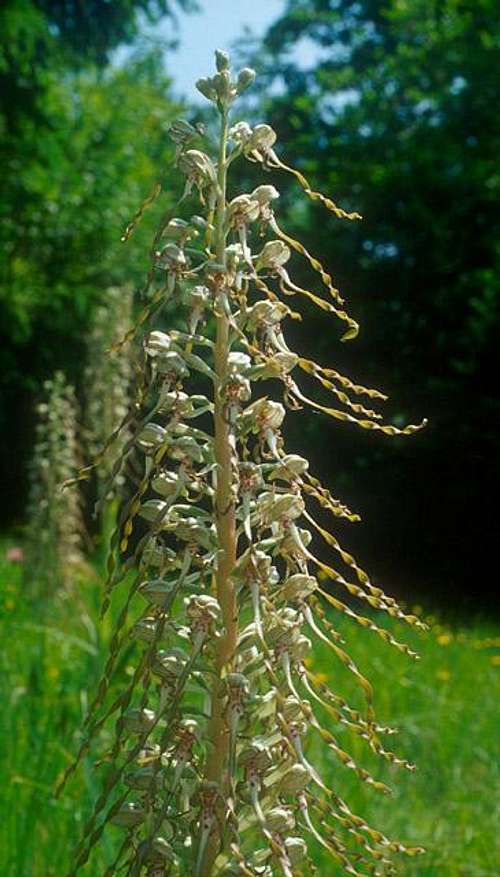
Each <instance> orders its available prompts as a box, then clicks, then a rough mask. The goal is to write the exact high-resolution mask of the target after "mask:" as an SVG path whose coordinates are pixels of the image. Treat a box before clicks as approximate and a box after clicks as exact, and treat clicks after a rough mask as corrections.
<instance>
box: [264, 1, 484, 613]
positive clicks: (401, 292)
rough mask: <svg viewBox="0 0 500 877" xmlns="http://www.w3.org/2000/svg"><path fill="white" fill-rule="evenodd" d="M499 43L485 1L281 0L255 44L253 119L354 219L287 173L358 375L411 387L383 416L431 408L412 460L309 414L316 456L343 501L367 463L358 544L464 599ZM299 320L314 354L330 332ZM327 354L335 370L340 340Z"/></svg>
mask: <svg viewBox="0 0 500 877" xmlns="http://www.w3.org/2000/svg"><path fill="white" fill-rule="evenodd" d="M304 40H306V41H312V43H313V45H314V47H315V51H316V52H317V59H318V60H317V61H315V62H314V64H313V66H311V67H310V68H308V69H304V67H302V66H300V65H297V63H296V62H295V60H294V59H295V57H296V56H295V54H294V50H295V47H296V46H297V45H299V46H300V45H304V42H303V41H304ZM499 40H500V25H499V19H498V4H497V3H495V2H492V0H484V2H481V3H478V4H471V3H466V2H458V3H456V2H448V0H446V2H443V3H439V4H436V3H434V2H431V0H413V2H411V3H410V2H404V3H402V2H395V0H391V2H356V3H355V2H352V0H338V2H332V0H330V2H328V0H300V2H298V0H290V2H289V3H288V4H287V9H286V12H285V14H284V15H283V17H282V18H281V19H280V20H279V21H278V22H277V23H276V24H275V25H274V26H273V27H272V28H271V30H270V31H269V33H268V35H267V38H266V42H265V54H266V53H267V61H268V64H267V67H268V75H269V77H270V78H271V79H275V80H276V81H277V82H278V83H280V82H283V78H284V80H285V81H286V93H283V94H280V95H278V96H277V97H275V98H273V99H272V100H271V102H270V106H269V107H268V108H267V116H268V118H269V119H270V122H271V124H272V125H273V127H275V128H276V129H277V130H278V132H279V135H280V138H282V139H283V140H284V141H287V142H288V149H287V155H288V156H289V157H290V160H291V161H292V162H295V163H297V164H298V165H299V166H300V167H302V169H304V170H305V171H306V172H307V174H308V175H309V176H310V177H312V180H313V184H314V183H315V184H317V186H318V187H319V188H322V189H323V190H326V191H328V192H331V193H333V196H334V197H335V198H336V200H337V201H338V202H340V203H341V204H342V205H343V206H344V207H345V208H346V209H352V207H353V206H355V208H356V209H359V211H360V213H362V215H363V217H364V219H363V222H361V223H359V224H357V225H356V228H355V229H353V228H352V227H350V226H349V228H347V229H345V228H343V227H341V226H339V224H338V223H336V222H335V220H334V219H331V220H330V221H325V220H324V218H323V217H322V216H321V221H318V219H319V215H318V212H317V209H316V208H309V209H308V210H307V211H304V210H301V211H300V213H299V212H298V211H297V209H296V207H295V202H296V199H295V190H294V189H293V190H292V186H293V184H290V187H289V198H290V201H289V214H290V219H292V220H293V222H294V224H295V228H296V229H298V230H299V232H300V234H301V236H302V240H304V241H305V242H306V244H307V243H308V242H309V243H311V242H312V238H313V236H314V243H315V246H316V248H317V250H318V252H319V253H320V256H322V257H323V258H324V260H325V262H326V263H329V264H330V265H332V266H333V273H334V280H335V281H336V282H337V285H338V286H339V287H340V289H341V291H342V292H344V293H345V294H346V295H347V298H348V303H349V306H350V310H351V312H352V313H353V316H354V317H355V318H356V319H357V320H358V321H359V322H360V323H361V325H362V327H363V331H362V333H361V336H360V339H359V345H358V352H357V354H356V355H357V356H359V357H360V359H362V360H363V359H364V362H365V369H366V371H365V372H364V373H363V374H362V375H361V376H360V377H361V378H362V379H363V380H365V381H368V382H369V381H371V382H372V383H375V384H376V385H378V386H381V387H382V388H383V389H384V390H385V391H387V392H388V393H389V394H392V392H393V391H394V389H395V387H396V386H398V387H401V386H406V387H411V391H409V392H408V394H407V398H406V404H405V405H404V407H403V408H402V410H401V411H398V412H397V414H398V416H399V415H401V419H403V418H404V417H410V419H411V417H414V416H416V414H417V413H418V412H421V411H425V412H426V414H428V416H429V421H430V426H429V429H428V431H427V432H426V434H425V435H422V436H421V437H420V439H419V444H420V446H419V449H418V452H415V450H413V449H412V451H411V468H410V461H409V459H408V457H407V456H406V455H407V450H406V449H405V448H397V450H395V449H394V448H393V447H392V448H389V447H388V446H384V449H383V450H382V449H380V448H379V447H378V445H377V447H375V444H374V445H373V447H372V448H371V449H370V450H369V451H368V452H367V451H366V445H365V444H363V448H361V446H358V445H356V444H354V445H353V443H352V442H351V440H350V439H349V443H347V442H346V441H345V439H344V438H343V437H342V436H341V433H340V431H337V430H335V432H333V431H329V432H328V433H326V432H325V431H324V430H321V431H320V430H319V429H318V428H317V427H316V428H315V429H314V430H312V431H311V439H313V440H314V443H315V444H317V446H319V449H318V451H316V453H317V456H318V459H320V458H322V459H327V458H328V457H329V461H328V462H326V463H324V466H323V471H324V472H325V474H326V473H327V471H328V469H329V468H330V467H332V468H333V467H334V468H335V471H336V474H337V473H339V470H340V474H338V475H337V477H340V478H341V479H343V480H345V482H346V489H347V490H348V491H350V492H351V493H350V499H351V500H352V503H353V505H357V506H358V508H359V507H360V503H359V501H358V497H357V496H356V495H355V492H354V491H355V488H354V481H355V480H357V477H358V476H357V474H356V472H355V471H353V470H352V465H351V464H349V465H346V460H347V457H346V455H347V454H352V457H354V462H355V466H356V467H358V468H365V469H369V470H370V478H371V483H372V490H373V493H372V499H371V500H369V501H368V502H367V501H366V498H364V500H363V501H362V503H361V509H362V511H364V514H363V517H364V518H365V519H366V520H369V522H370V527H369V528H367V529H368V531H370V532H371V536H370V541H369V542H367V543H365V544H364V546H363V547H362V549H361V550H362V552H364V553H365V554H366V555H368V556H372V555H373V557H374V558H376V559H375V568H376V567H377V564H378V569H379V573H380V574H381V575H382V574H383V575H384V576H385V577H386V578H385V580H386V582H387V581H389V582H390V586H391V587H394V586H395V587H397V586H398V584H397V579H396V570H397V569H398V567H399V568H401V566H402V565H404V566H405V567H406V568H407V567H408V562H407V558H408V557H410V558H411V563H412V564H413V575H412V581H411V582H410V583H409V584H411V585H413V586H418V587H420V588H422V589H423V588H429V589H431V590H432V592H433V593H435V594H436V593H440V594H441V596H445V595H448V594H449V592H450V590H453V592H456V590H457V589H458V588H460V589H461V590H462V591H463V592H464V593H465V592H466V591H467V592H468V594H469V597H470V598H472V599H476V598H477V597H483V598H485V597H486V588H487V585H486V586H485V585H481V584H476V583H475V582H477V581H478V580H480V578H481V573H483V572H484V573H485V572H486V569H483V566H485V564H486V557H487V555H488V551H487V545H488V544H489V542H491V543H492V542H493V526H492V524H491V523H490V522H491V521H492V520H493V519H494V517H495V514H494V507H493V502H494V499H493V497H494V495H495V494H494V490H492V485H493V484H494V483H498V476H499V471H498V452H497V448H498V437H497V430H496V426H495V423H496V422H497V421H498V414H499V403H498V393H497V386H496V384H497V374H498V353H497V350H498V341H497V338H498V330H499V324H500V319H499V301H500V295H499V292H500V258H499V249H498V238H499V232H500V220H499V215H500V214H499V210H498V207H499V187H500V177H499V175H498V144H499V142H500V120H499V116H498V113H497V112H496V111H495V109H494V108H495V107H496V106H497V105H498V102H499V98H500V80H499V77H498V68H499V63H500V43H499ZM259 63H260V62H259ZM282 77H283V78H282ZM305 156H307V159H306V158H305ZM318 245H319V249H318ZM337 266H338V267H337ZM347 266H349V267H347ZM312 332H313V333H314V337H315V339H317V342H318V344H320V345H321V346H322V353H321V355H322V357H323V361H326V358H327V355H328V348H329V344H330V339H329V336H328V334H326V333H324V332H323V333H321V332H320V329H319V324H317V325H316V326H315V327H314V328H313V329H312ZM342 353H343V354H344V359H343V361H342V362H341V363H340V365H341V367H342V368H344V370H350V369H351V354H352V349H351V348H350V349H347V347H346V348H345V349H344V350H343V351H342ZM381 363H384V364H385V365H384V367H383V368H382V367H381V365H380V364H381ZM348 373H349V371H348ZM352 457H350V459H352ZM349 468H350V469H351V473H352V483H351V475H348V469H349ZM389 476H390V477H389ZM326 477H327V478H328V474H327V475H326ZM344 495H346V494H345V493H344ZM347 495H349V494H347ZM382 496H383V497H384V501H383V503H382ZM382 505H384V506H385V520H381V519H380V514H379V510H380V508H381V506H382ZM387 520H390V522H391V526H394V528H395V529H394V530H393V531H392V534H391V535H388V534H389V533H390V531H389V529H388V528H387ZM424 520H425V525H424V526H422V525H421V523H420V521H421V522H422V523H423V522H424ZM384 531H385V540H386V541H385V544H384ZM464 532H466V536H464ZM352 544H353V546H354V547H357V546H356V544H355V542H353V543H352ZM359 545H361V543H359ZM398 546H399V552H400V556H399V557H398V556H397V553H398ZM478 546H482V548H481V550H479V549H478ZM492 548H493V545H492ZM403 556H404V558H405V560H404V562H403ZM382 557H386V560H385V561H382V560H381V558H382ZM483 558H484V559H483ZM484 579H486V577H484ZM403 587H404V586H403Z"/></svg>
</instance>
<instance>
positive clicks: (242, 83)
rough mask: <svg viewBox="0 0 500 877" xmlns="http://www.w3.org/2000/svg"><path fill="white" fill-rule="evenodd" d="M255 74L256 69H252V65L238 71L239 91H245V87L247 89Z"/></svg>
mask: <svg viewBox="0 0 500 877" xmlns="http://www.w3.org/2000/svg"><path fill="white" fill-rule="evenodd" d="M255 76H256V73H255V70H252V68H251V67H243V70H240V72H239V73H238V80H237V82H236V91H237V93H238V94H241V93H242V92H243V91H245V89H247V88H248V87H249V86H250V85H251V84H252V82H253V81H254V79H255Z"/></svg>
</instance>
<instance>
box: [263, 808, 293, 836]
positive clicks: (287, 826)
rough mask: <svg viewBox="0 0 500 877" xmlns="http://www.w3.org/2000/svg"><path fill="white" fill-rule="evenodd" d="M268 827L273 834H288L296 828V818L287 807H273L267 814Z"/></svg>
mask: <svg viewBox="0 0 500 877" xmlns="http://www.w3.org/2000/svg"><path fill="white" fill-rule="evenodd" d="M266 826H267V828H268V829H269V831H272V833H273V834H288V833H289V832H290V831H293V829H294V828H295V818H294V815H293V813H292V812H291V810H286V809H285V807H273V809H272V810H269V811H268V812H267V813H266Z"/></svg>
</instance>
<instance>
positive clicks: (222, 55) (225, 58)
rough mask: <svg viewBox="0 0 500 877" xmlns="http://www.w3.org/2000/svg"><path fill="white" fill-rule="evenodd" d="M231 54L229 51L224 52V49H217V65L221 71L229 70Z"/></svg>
mask: <svg viewBox="0 0 500 877" xmlns="http://www.w3.org/2000/svg"><path fill="white" fill-rule="evenodd" d="M229 63H230V62H229V55H228V53H227V52H224V51H223V49H216V50H215V66H216V67H217V70H218V72H219V73H222V71H223V70H229Z"/></svg>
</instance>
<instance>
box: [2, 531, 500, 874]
mask: <svg viewBox="0 0 500 877" xmlns="http://www.w3.org/2000/svg"><path fill="white" fill-rule="evenodd" d="M11 544H12V543H11ZM7 547H8V545H7V544H6V543H1V544H0V617H1V621H0V627H1V630H0V636H1V642H2V650H1V672H0V686H1V699H2V709H1V713H0V751H1V762H0V787H1V789H2V793H1V799H2V818H1V820H0V862H1V863H2V865H1V870H0V873H1V875H2V877H65V875H66V873H67V871H68V869H69V865H70V861H71V853H72V850H73V848H74V845H75V843H76V842H77V841H78V839H79V837H80V833H81V828H82V824H83V821H84V819H85V817H86V816H87V815H88V812H89V809H90V806H91V803H92V801H93V800H95V798H96V796H97V794H98V783H97V780H96V777H97V775H98V774H97V770H98V769H97V770H95V771H94V770H93V768H92V760H91V759H90V758H89V759H87V761H86V762H85V763H84V765H83V767H81V768H80V769H79V771H78V773H77V774H76V775H75V776H74V777H73V778H72V780H71V781H70V782H69V784H68V786H67V788H66V791H65V793H64V795H63V796H62V797H61V798H60V799H58V800H56V799H55V798H54V796H53V789H54V784H55V781H56V778H57V777H58V776H59V775H60V773H61V771H62V770H63V769H64V768H65V767H66V765H67V764H68V763H69V762H70V760H71V759H72V756H73V754H74V753H75V751H76V748H77V745H78V740H79V730H78V729H79V725H80V722H81V719H82V717H83V715H84V713H85V710H86V706H87V703H88V701H89V698H90V697H92V694H93V693H94V691H95V687H96V684H97V682H98V678H99V672H100V669H101V668H102V666H103V662H104V659H105V654H106V643H107V640H108V639H109V635H110V630H111V621H110V620H107V621H106V623H105V624H104V625H102V626H101V625H100V624H98V622H97V618H98V607H99V599H100V585H99V577H98V575H97V573H96V574H95V575H94V574H92V573H91V574H88V575H86V576H83V577H81V579H80V580H79V581H75V582H74V583H73V586H72V589H71V591H70V592H66V593H63V594H61V593H60V594H56V595H54V596H53V597H51V598H50V599H45V600H43V601H40V600H38V599H37V598H36V596H35V595H34V594H33V593H32V587H31V585H30V582H29V581H26V580H25V579H24V577H23V567H22V564H20V563H15V562H12V561H8V560H7V559H6V549H7ZM116 608H117V607H116V606H115V607H114V609H115V611H116ZM433 622H434V625H433V629H432V630H431V631H430V632H429V633H427V634H424V635H422V634H419V633H417V632H414V631H413V630H412V629H409V628H406V627H405V628H404V629H402V626H401V625H400V624H395V623H393V622H388V621H387V620H384V619H382V624H385V626H386V627H389V628H390V630H391V632H392V633H393V635H394V636H396V638H399V639H404V640H405V641H406V642H408V643H409V644H410V645H411V646H412V647H413V648H415V649H416V650H417V651H418V652H419V653H420V654H421V660H420V661H419V662H413V661H411V660H410V659H409V658H407V657H405V656H404V655H401V654H399V653H398V652H397V651H396V650H395V649H393V648H391V647H389V646H387V645H385V644H384V643H383V642H382V641H381V640H379V639H378V638H377V636H376V635H375V634H373V633H372V632H370V631H366V630H363V629H361V628H357V627H356V626H355V625H353V624H352V623H350V622H349V623H344V622H342V623H341V625H340V629H341V631H342V634H343V636H344V638H345V641H346V643H347V645H348V646H349V649H350V651H351V653H352V655H353V657H354V658H355V660H356V661H357V663H358V666H359V667H360V669H361V670H362V671H363V672H365V673H366V674H367V675H368V676H369V678H370V679H371V680H372V681H373V683H374V687H375V705H376V709H377V715H378V720H379V722H381V723H386V724H389V725H391V726H392V727H394V726H395V727H397V728H399V731H400V733H399V734H398V735H397V736H390V737H388V738H387V746H388V748H390V749H393V750H395V751H397V753H398V754H400V755H402V756H403V757H404V758H406V759H408V760H410V761H412V762H416V764H417V765H418V770H417V771H416V772H414V773H409V772H407V771H405V770H404V769H400V768H395V767H394V766H392V765H390V764H388V763H387V762H382V761H381V760H380V759H377V758H374V757H373V756H372V754H371V752H370V751H369V750H368V748H367V746H366V745H365V743H364V741H363V740H361V739H353V738H352V736H351V735H350V734H348V733H347V732H343V731H342V729H341V727H340V729H339V727H334V726H333V721H332V720H328V719H325V724H326V723H327V722H329V725H328V727H330V729H331V730H332V732H333V733H335V735H336V738H337V740H338V742H339V745H341V746H342V747H343V748H345V749H347V750H349V751H350V752H351V753H352V754H353V756H354V757H355V759H356V761H357V763H359V764H361V765H362V766H363V767H365V768H366V769H368V770H371V772H372V773H373V775H374V776H375V777H376V778H377V779H381V780H383V781H384V782H386V783H388V784H389V785H390V786H392V788H393V790H394V792H393V794H392V796H386V795H382V794H381V793H378V792H376V791H373V790H372V789H371V788H370V787H369V786H368V785H366V784H364V783H361V782H360V781H359V780H358V778H357V777H356V776H355V775H354V774H353V772H352V771H351V770H349V769H348V768H346V767H344V766H343V765H342V764H341V763H340V762H339V761H338V760H337V759H336V758H335V756H333V755H331V754H325V752H324V748H323V744H318V739H317V738H315V737H311V739H310V743H309V748H308V751H307V756H308V758H309V759H310V760H311V761H313V762H314V763H315V764H316V765H318V766H320V767H321V768H322V770H323V772H324V775H325V777H328V779H329V781H330V783H331V784H333V785H334V787H335V789H336V791H338V793H339V794H340V795H341V796H342V797H343V798H344V799H345V800H346V801H347V802H348V804H349V806H350V809H351V810H353V811H354V812H355V813H358V814H360V815H362V816H363V817H364V818H366V820H367V821H368V822H369V823H370V824H372V825H374V826H376V827H377V828H379V829H381V830H382V831H383V832H384V833H386V834H387V835H389V836H390V837H396V838H398V839H400V840H402V841H405V842H407V843H409V844H410V845H411V844H413V845H422V846H424V847H425V848H426V850H427V852H426V854H425V855H423V856H418V857H416V858H414V859H405V858H404V857H401V859H400V860H399V861H400V867H399V873H400V874H401V875H404V877H498V874H499V873H500V843H499V839H498V835H499V832H498V825H499V815H500V814H499V812H498V811H499V805H500V801H499V795H498V791H499V789H500V759H499V757H498V717H497V712H498V701H499V693H500V682H499V680H500V628H499V627H495V626H494V625H493V624H489V623H487V622H483V621H481V620H471V623H470V625H469V626H460V627H456V628H453V629H451V628H448V627H446V626H444V625H442V624H439V623H438V621H437V620H436V619H434V620H433ZM130 658H131V656H130ZM313 669H314V671H315V672H317V673H318V674H320V678H321V679H324V680H325V681H329V682H330V683H331V684H332V685H333V686H335V690H336V691H338V692H339V693H341V694H342V695H343V696H346V697H348V698H349V699H350V700H351V701H352V703H353V705H356V706H360V707H362V703H363V702H362V699H361V698H359V696H358V692H357V690H356V689H355V688H354V686H353V683H352V681H351V678H350V677H349V675H348V674H346V672H344V670H343V668H342V666H341V665H340V664H339V662H338V661H337V660H336V658H335V656H334V655H333V654H331V653H329V651H328V650H327V649H323V648H318V649H317V651H316V653H315V655H314V658H313ZM121 672H122V673H123V674H127V673H129V672H130V667H129V666H128V658H126V659H125V661H124V663H123V665H122V667H121ZM495 750H496V751H495ZM120 836H121V834H120V832H119V830H118V829H113V828H109V829H107V830H106V831H105V833H104V835H103V839H102V841H101V843H100V844H99V847H98V850H97V851H96V852H95V854H94V855H93V857H92V858H91V861H90V863H89V865H88V866H87V868H86V869H84V871H82V874H88V875H89V877H101V875H102V874H103V873H104V871H105V868H106V865H107V864H109V862H110V860H111V856H112V853H113V849H114V848H115V845H116V843H117V841H118V840H119V838H120ZM315 855H316V856H317V864H318V873H319V874H321V875H323V874H325V875H337V874H338V875H340V874H342V870H341V869H340V867H338V868H337V867H336V866H335V864H332V862H331V860H329V859H328V860H327V859H326V858H323V856H322V854H321V851H320V850H317V851H315Z"/></svg>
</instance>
